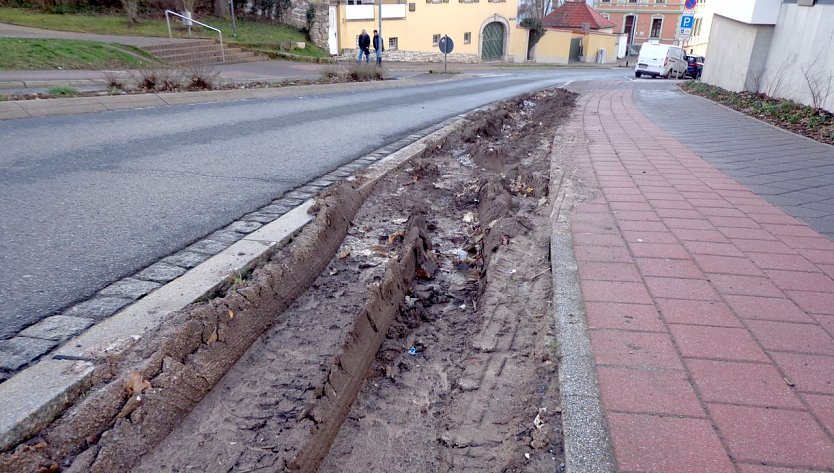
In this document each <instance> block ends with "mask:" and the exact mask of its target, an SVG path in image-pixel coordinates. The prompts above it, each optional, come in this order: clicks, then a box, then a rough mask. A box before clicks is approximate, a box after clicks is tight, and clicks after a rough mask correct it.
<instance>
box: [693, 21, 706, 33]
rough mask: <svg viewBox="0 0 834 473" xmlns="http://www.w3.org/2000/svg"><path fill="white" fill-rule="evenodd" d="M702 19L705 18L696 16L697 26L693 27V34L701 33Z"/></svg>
mask: <svg viewBox="0 0 834 473" xmlns="http://www.w3.org/2000/svg"><path fill="white" fill-rule="evenodd" d="M701 20H703V18H695V28H693V29H692V35H693V36H698V35H700V34H701Z"/></svg>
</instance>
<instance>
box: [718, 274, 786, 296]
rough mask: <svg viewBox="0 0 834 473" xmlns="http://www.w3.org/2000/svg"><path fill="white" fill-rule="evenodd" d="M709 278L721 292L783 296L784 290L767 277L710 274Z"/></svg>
mask: <svg viewBox="0 0 834 473" xmlns="http://www.w3.org/2000/svg"><path fill="white" fill-rule="evenodd" d="M708 277H709V280H710V281H711V282H712V285H713V286H714V287H715V288H716V289H717V290H718V292H720V293H721V294H738V295H744V296H764V297H781V296H782V295H783V294H782V291H780V290H779V288H778V287H776V285H774V284H773V283H772V282H770V280H769V279H767V278H760V277H755V276H741V275H736V274H710V275H709V276H708Z"/></svg>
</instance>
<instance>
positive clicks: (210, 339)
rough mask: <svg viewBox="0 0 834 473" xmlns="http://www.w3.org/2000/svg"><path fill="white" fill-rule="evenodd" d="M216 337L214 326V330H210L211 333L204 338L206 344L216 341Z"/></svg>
mask: <svg viewBox="0 0 834 473" xmlns="http://www.w3.org/2000/svg"><path fill="white" fill-rule="evenodd" d="M218 338H219V337H218V333H217V327H214V330H213V331H212V332H211V335H209V338H208V340H206V345H211V344H212V343H214V342H216V341H217V339H218Z"/></svg>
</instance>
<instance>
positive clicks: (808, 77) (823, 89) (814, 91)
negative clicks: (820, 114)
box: [800, 51, 832, 108]
mask: <svg viewBox="0 0 834 473" xmlns="http://www.w3.org/2000/svg"><path fill="white" fill-rule="evenodd" d="M821 54H822V51H820V52H818V53H817V55H816V56H815V57H814V60H813V61H811V62H810V63H809V64H808V65H807V66H804V65H803V66H800V69H801V70H802V76H803V77H804V78H805V85H807V86H808V91H809V92H810V93H811V105H812V106H813V107H814V108H822V107H823V106H825V103H826V102H828V96H829V94H831V79H832V77H831V71H830V70H826V71H821V72H819V73H815V72H814V68H816V67H817V65H818V64H819V60H820V55H821Z"/></svg>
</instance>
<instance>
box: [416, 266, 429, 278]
mask: <svg viewBox="0 0 834 473" xmlns="http://www.w3.org/2000/svg"><path fill="white" fill-rule="evenodd" d="M414 274H415V276H417V279H429V273H428V272H427V271H426V270H425V269H423V268H417V271H415V272H414Z"/></svg>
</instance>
